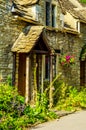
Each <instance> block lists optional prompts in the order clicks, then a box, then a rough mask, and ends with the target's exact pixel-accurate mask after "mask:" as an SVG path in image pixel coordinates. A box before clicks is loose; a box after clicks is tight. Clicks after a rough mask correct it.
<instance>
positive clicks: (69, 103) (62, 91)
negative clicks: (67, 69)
mask: <svg viewBox="0 0 86 130" xmlns="http://www.w3.org/2000/svg"><path fill="white" fill-rule="evenodd" d="M59 82H60V81H57V82H56V83H55V84H54V85H55V88H56V87H57V90H56V91H55V92H54V97H55V104H56V106H57V109H58V110H62V109H63V110H68V111H71V110H78V109H82V108H86V88H82V89H81V90H78V89H77V87H74V86H68V85H67V84H65V83H64V82H60V84H59ZM56 94H57V95H56Z"/></svg>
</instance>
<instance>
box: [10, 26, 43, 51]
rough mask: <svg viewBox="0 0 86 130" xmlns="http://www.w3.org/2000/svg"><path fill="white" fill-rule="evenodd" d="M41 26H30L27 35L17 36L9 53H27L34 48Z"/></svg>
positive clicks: (41, 29)
mask: <svg viewBox="0 0 86 130" xmlns="http://www.w3.org/2000/svg"><path fill="white" fill-rule="evenodd" d="M43 28H44V27H43V26H32V27H31V28H30V30H29V32H28V34H27V35H25V34H24V33H23V32H22V33H21V34H20V35H19V37H18V39H17V40H16V42H15V43H14V45H13V47H12V49H11V51H12V52H17V53H28V52H30V51H31V49H32V48H33V47H34V46H35V44H36V42H37V40H38V38H39V37H40V35H41V33H42V31H43Z"/></svg>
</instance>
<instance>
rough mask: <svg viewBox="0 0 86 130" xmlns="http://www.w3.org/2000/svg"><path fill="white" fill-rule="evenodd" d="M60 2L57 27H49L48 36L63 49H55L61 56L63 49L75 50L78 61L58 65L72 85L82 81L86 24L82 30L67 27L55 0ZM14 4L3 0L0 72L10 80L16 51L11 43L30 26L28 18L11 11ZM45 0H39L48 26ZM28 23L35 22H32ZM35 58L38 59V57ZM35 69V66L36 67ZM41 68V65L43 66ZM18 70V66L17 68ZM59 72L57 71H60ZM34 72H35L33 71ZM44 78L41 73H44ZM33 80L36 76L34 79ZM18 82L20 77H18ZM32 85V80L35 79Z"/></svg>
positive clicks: (41, 15)
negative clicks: (25, 19) (68, 29)
mask: <svg viewBox="0 0 86 130" xmlns="http://www.w3.org/2000/svg"><path fill="white" fill-rule="evenodd" d="M52 4H54V5H56V10H57V12H56V28H52V27H47V28H46V37H47V38H48V41H49V45H50V46H51V47H52V48H53V49H55V50H60V53H55V55H56V56H57V57H58V58H59V57H60V55H61V53H63V54H67V53H69V54H73V55H74V56H75V65H74V66H73V67H71V68H70V67H69V68H62V66H61V65H60V64H59V59H58V66H56V70H57V72H58V73H59V72H62V78H63V79H64V80H65V81H66V82H67V83H68V84H69V85H80V60H79V58H80V52H81V50H82V47H83V46H84V44H86V24H85V23H84V24H83V23H81V33H80V34H79V33H76V34H75V33H72V31H70V32H68V31H67V30H66V31H64V29H63V27H62V24H61V20H60V14H61V8H60V6H59V4H58V2H57V1H56V0H53V1H52ZM10 7H11V6H10V4H9V3H6V2H4V1H3V0H2V1H1V3H0V21H1V22H0V34H1V35H0V76H1V78H2V79H3V80H4V81H6V79H7V76H8V75H11V76H12V73H13V54H12V52H11V47H12V45H13V44H14V42H15V41H16V39H17V38H18V36H19V34H20V32H22V30H23V28H24V27H25V26H26V24H27V22H25V21H21V20H17V19H15V18H14V15H12V13H11V12H10ZM45 12H46V10H45V1H44V0H40V1H39V12H38V21H39V22H40V24H41V25H44V26H45V21H46V20H45V17H46V16H45ZM28 25H32V24H31V23H28ZM34 62H35V61H34ZM40 62H41V61H40ZM33 69H34V67H33ZM40 70H41V69H40ZM16 71H17V72H16V73H17V74H18V70H16ZM58 73H57V74H58ZM33 76H34V75H33ZM16 77H18V75H17V76H16ZM40 78H41V76H40ZM32 80H33V79H32ZM16 82H17V81H16ZM31 86H33V85H32V83H31Z"/></svg>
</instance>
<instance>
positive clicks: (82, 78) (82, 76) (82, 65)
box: [80, 61, 85, 86]
mask: <svg viewBox="0 0 86 130" xmlns="http://www.w3.org/2000/svg"><path fill="white" fill-rule="evenodd" d="M80 85H81V86H84V85H85V61H80Z"/></svg>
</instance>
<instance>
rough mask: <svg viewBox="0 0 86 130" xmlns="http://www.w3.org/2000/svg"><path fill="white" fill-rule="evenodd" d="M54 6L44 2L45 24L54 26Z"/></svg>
mask: <svg viewBox="0 0 86 130" xmlns="http://www.w3.org/2000/svg"><path fill="white" fill-rule="evenodd" d="M55 13H56V6H55V5H53V4H51V3H50V2H46V26H52V27H55V26H56V17H55Z"/></svg>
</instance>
